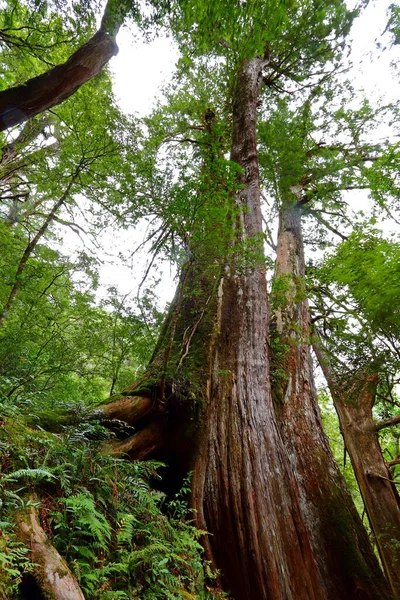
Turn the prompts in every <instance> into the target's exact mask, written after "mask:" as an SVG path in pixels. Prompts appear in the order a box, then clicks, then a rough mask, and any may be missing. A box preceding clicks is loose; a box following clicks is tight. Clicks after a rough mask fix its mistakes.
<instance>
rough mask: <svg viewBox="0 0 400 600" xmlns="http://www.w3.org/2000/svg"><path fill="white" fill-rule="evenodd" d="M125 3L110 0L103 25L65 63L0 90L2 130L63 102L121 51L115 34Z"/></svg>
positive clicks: (122, 17)
mask: <svg viewBox="0 0 400 600" xmlns="http://www.w3.org/2000/svg"><path fill="white" fill-rule="evenodd" d="M122 6H123V7H125V9H124V10H123V9H122V8H121V5H118V3H117V2H116V1H115V0H108V2H107V6H106V8H105V11H104V15H103V19H102V22H101V27H100V29H99V30H98V31H97V32H96V33H95V34H94V36H93V37H92V38H90V40H89V41H88V42H86V44H84V45H83V46H81V47H80V48H79V49H78V50H77V51H76V52H74V54H72V55H71V56H70V57H69V59H68V60H67V61H66V62H65V63H62V64H61V65H57V66H56V67H54V68H52V69H50V70H48V71H46V72H45V73H42V74H41V75H38V76H37V77H33V78H32V79H29V80H28V81H26V82H25V83H23V84H22V85H18V86H15V87H12V88H9V89H7V90H4V91H2V92H0V131H4V129H7V128H8V127H13V126H14V125H18V124H19V123H23V122H24V121H26V120H27V119H29V118H30V117H33V116H34V115H37V114H39V113H41V112H43V111H44V110H46V109H48V108H51V107H52V106H56V105H57V104H60V102H63V100H66V99H67V98H69V97H70V96H71V95H72V94H73V93H74V92H76V90H77V89H79V88H80V87H81V85H83V84H84V83H85V82H86V81H89V80H90V79H92V78H93V77H95V75H97V74H98V73H99V72H100V71H101V70H102V69H103V67H104V65H105V64H106V63H107V62H108V61H109V60H110V58H111V57H112V56H114V55H116V54H117V53H118V46H117V44H116V42H115V36H116V34H117V33H118V30H119V27H120V26H121V25H122V22H123V19H124V17H125V12H126V4H125V3H122Z"/></svg>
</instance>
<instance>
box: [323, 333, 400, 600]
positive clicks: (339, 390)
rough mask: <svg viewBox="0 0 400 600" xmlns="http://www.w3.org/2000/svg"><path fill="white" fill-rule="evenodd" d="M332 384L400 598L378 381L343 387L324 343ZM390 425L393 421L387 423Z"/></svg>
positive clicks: (398, 532) (395, 508) (396, 522)
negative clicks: (376, 415)
mask: <svg viewBox="0 0 400 600" xmlns="http://www.w3.org/2000/svg"><path fill="white" fill-rule="evenodd" d="M314 349H315V352H316V354H317V357H318V360H319V363H320V365H321V368H322V370H323V372H324V375H325V378H326V380H327V382H328V385H329V389H330V391H331V394H332V398H333V402H334V405H335V408H336V412H337V414H338V417H339V422H340V429H341V432H342V435H343V438H344V442H345V445H346V450H347V452H348V453H349V456H350V460H351V463H352V465H353V469H354V473H355V476H356V479H357V482H358V486H359V488H360V492H361V496H362V499H363V502H364V505H365V510H366V512H367V515H368V520H369V522H370V525H371V529H372V531H373V533H374V535H375V538H376V543H377V546H378V550H379V555H380V557H381V561H382V565H383V568H384V570H385V573H386V577H387V578H388V581H389V583H390V585H391V588H392V591H393V594H394V595H395V597H396V598H397V597H400V498H399V494H398V492H397V489H396V486H395V484H394V483H393V482H392V478H391V474H390V471H389V469H388V467H387V465H386V463H385V460H384V458H383V455H382V451H381V447H380V445H379V440H378V436H377V433H376V430H377V429H380V428H381V427H382V422H379V426H378V427H377V426H376V424H375V422H374V420H373V416H372V407H373V406H374V403H375V394H376V386H377V383H378V377H377V376H376V375H370V374H367V373H365V372H364V373H362V372H361V373H356V374H355V375H353V376H352V378H351V381H349V380H348V379H347V380H346V381H342V383H340V382H339V381H338V379H337V377H336V376H335V374H334V372H333V369H332V367H331V365H330V362H329V359H328V356H327V353H326V352H324V350H323V347H322V344H321V342H318V343H317V342H316V343H315V344H314ZM386 423H387V421H386Z"/></svg>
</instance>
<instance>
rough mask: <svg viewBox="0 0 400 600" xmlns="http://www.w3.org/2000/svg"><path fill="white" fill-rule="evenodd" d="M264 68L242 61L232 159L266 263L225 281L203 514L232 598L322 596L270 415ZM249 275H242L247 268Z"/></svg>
mask: <svg viewBox="0 0 400 600" xmlns="http://www.w3.org/2000/svg"><path fill="white" fill-rule="evenodd" d="M261 69H262V61H261V60H260V59H253V60H251V61H245V62H244V64H243V65H242V67H241V69H240V71H239V74H238V81H237V87H236V92H235V99H234V105H233V122H234V130H233V149H232V154H231V158H232V160H234V161H236V162H237V163H238V164H240V165H241V166H242V167H243V171H244V172H243V175H242V176H241V179H240V181H239V184H241V185H243V189H241V190H240V192H239V193H238V194H237V198H236V200H237V203H238V204H239V206H240V209H241V214H240V219H239V222H238V224H237V237H238V239H239V241H243V240H246V241H248V242H250V243H251V242H253V243H254V246H255V247H256V248H257V249H258V252H259V257H258V258H256V260H255V263H254V264H253V265H251V266H249V267H247V268H245V273H244V274H238V273H237V271H236V272H235V265H231V267H230V268H229V269H228V270H227V272H226V273H225V275H224V278H223V280H222V282H221V284H220V290H219V308H218V321H217V329H218V331H219V334H218V335H217V337H216V339H215V341H214V344H213V347H212V349H211V352H212V356H213V358H212V363H211V372H210V381H209V408H208V414H207V417H206V419H207V424H206V428H207V430H206V433H205V437H204V440H203V445H202V452H201V455H200V461H199V463H198V465H197V469H198V470H197V472H196V473H195V482H194V494H195V501H196V508H197V509H198V510H199V514H200V515H201V517H202V518H203V519H204V522H203V523H200V524H202V525H203V526H204V525H205V527H206V529H207V530H208V531H210V532H211V534H212V535H211V538H210V545H211V548H212V552H213V555H214V557H215V561H216V564H217V565H218V567H219V568H220V569H221V572H222V577H223V580H224V582H225V586H226V587H227V589H229V590H230V591H231V594H232V597H233V598H235V600H245V599H246V600H252V599H254V600H256V599H260V598H271V599H272V598H274V599H278V598H281V599H283V598H285V599H288V600H289V599H291V598H293V599H294V598H296V599H297V598H304V599H305V598H307V599H308V598H322V597H323V596H322V594H321V588H320V585H319V582H318V580H317V578H316V569H315V564H314V558H313V557H312V554H311V549H310V545H309V542H308V539H307V536H306V535H304V533H305V532H304V528H303V524H302V522H301V518H299V507H298V503H297V497H296V490H295V488H294V481H293V479H292V478H291V476H290V474H289V473H288V471H287V467H286V465H287V458H286V456H285V452H284V449H283V447H282V444H281V441H280V438H279V433H278V430H277V428H276V423H275V418H274V414H273V406H272V400H271V393H270V389H269V377H268V345H267V335H268V306H267V290H266V278H265V269H264V265H263V260H262V245H261V232H262V218H261V212H260V190H259V181H258V162H257V147H256V134H255V125H256V117H257V108H256V106H257V99H258V93H259V89H260V84H261ZM241 270H243V269H241Z"/></svg>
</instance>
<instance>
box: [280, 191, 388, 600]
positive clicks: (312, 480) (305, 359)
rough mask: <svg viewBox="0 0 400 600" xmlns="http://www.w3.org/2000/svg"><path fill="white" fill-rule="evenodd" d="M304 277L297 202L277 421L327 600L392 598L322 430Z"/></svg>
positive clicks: (284, 245)
mask: <svg viewBox="0 0 400 600" xmlns="http://www.w3.org/2000/svg"><path fill="white" fill-rule="evenodd" d="M304 277H305V265H304V247H303V241H302V233H301V208H300V206H299V205H298V204H297V202H296V199H295V200H294V202H290V201H287V202H283V204H282V207H281V211H280V222H279V232H278V248H277V260H276V272H275V281H274V287H275V296H276V298H275V301H276V302H277V308H276V312H275V315H274V319H273V321H274V322H273V329H275V331H274V337H273V339H274V343H273V348H274V349H275V360H274V361H273V365H274V367H273V372H272V375H273V377H272V379H273V397H274V404H275V410H276V415H277V419H278V423H279V427H280V431H281V434H282V438H283V440H284V444H285V447H286V449H287V451H288V456H289V460H290V465H291V469H292V470H293V472H294V473H295V475H296V481H297V485H298V490H299V499H300V504H301V516H302V519H303V521H304V524H305V527H306V529H307V532H308V535H309V537H310V543H311V547H312V550H313V554H314V556H315V559H316V562H317V567H318V572H319V577H320V582H321V585H322V587H323V589H324V597H325V598H340V599H341V600H345V599H349V600H350V599H352V598H385V597H388V596H387V590H386V586H385V583H384V581H383V578H382V574H381V571H380V568H379V566H378V563H377V560H376V558H375V556H374V554H373V552H372V549H371V547H370V544H369V540H368V536H367V533H366V531H365V529H364V527H363V525H362V523H361V519H360V518H359V515H358V513H357V511H356V509H355V506H354V504H353V502H352V500H351V497H350V494H349V492H348V490H347V488H346V485H345V482H344V480H343V477H342V475H341V473H340V471H339V468H338V465H337V463H336V461H335V459H334V457H333V455H332V452H331V450H330V448H329V443H328V440H327V438H326V435H325V433H324V430H323V427H322V422H321V416H320V412H319V408H318V402H317V394H316V389H315V385H314V376H313V365H312V360H311V353H310V317H309V308H308V302H307V299H306V296H305V283H304Z"/></svg>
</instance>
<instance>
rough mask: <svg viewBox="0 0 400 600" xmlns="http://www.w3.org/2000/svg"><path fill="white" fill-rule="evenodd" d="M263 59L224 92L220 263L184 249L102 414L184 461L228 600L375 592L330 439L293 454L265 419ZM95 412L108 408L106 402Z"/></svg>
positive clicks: (131, 447)
mask: <svg viewBox="0 0 400 600" xmlns="http://www.w3.org/2000/svg"><path fill="white" fill-rule="evenodd" d="M262 67H263V61H262V60H261V59H259V58H256V59H252V60H245V61H244V62H243V63H242V65H241V66H240V67H239V70H238V74H237V83H236V88H235V91H234V98H233V145H232V152H231V159H232V160H233V161H235V162H236V163H237V164H238V165H240V167H241V168H242V173H241V175H240V176H239V180H238V184H239V185H238V192H237V193H236V195H235V197H232V198H231V202H232V211H231V214H234V215H235V219H234V220H233V222H232V229H233V237H232V234H231V239H230V242H228V243H231V242H232V244H233V245H232V246H231V248H230V252H229V253H227V256H228V257H229V258H227V259H226V260H225V264H222V265H221V262H222V263H223V261H221V257H219V258H218V260H216V257H215V256H213V255H212V253H211V251H210V249H209V248H207V249H205V248H194V249H192V250H193V253H192V254H193V255H192V258H191V259H190V260H189V261H188V263H187V265H186V267H185V269H184V271H183V274H182V277H181V281H180V286H179V288H178V292H177V294H176V296H175V299H174V301H173V303H172V306H171V310H170V313H169V315H168V317H167V319H166V322H165V324H164V328H163V330H162V332H161V335H160V340H159V342H158V344H157V347H156V350H155V353H154V356H153V359H152V361H151V364H150V366H149V369H148V372H147V373H146V375H145V377H144V378H143V380H142V381H140V382H138V383H136V384H134V385H133V386H131V387H130V388H128V389H127V390H125V392H124V393H123V395H122V397H121V398H119V399H117V400H116V408H115V412H114V414H117V415H118V418H120V419H122V420H124V412H125V410H129V414H130V418H131V421H130V422H131V424H132V425H136V426H137V428H138V431H137V433H136V434H135V435H134V436H132V437H131V438H128V439H127V440H122V443H121V444H120V442H116V447H115V449H116V451H117V452H118V451H121V450H122V452H125V453H127V454H128V455H129V456H130V457H131V458H136V456H137V455H136V451H137V452H138V453H139V456H140V457H142V458H144V457H145V456H147V457H152V458H154V457H156V458H160V459H162V460H164V461H165V460H166V462H168V461H169V460H173V461H175V462H174V464H175V465H178V466H179V468H180V469H181V472H182V474H184V472H185V470H187V469H188V468H194V478H193V482H192V505H193V507H194V508H195V510H196V512H195V515H196V522H197V525H198V526H199V527H200V528H201V529H203V530H206V531H208V532H210V534H211V535H210V536H209V537H208V538H207V540H205V549H206V554H207V556H208V558H209V559H210V560H212V562H213V564H214V565H216V566H217V567H218V568H219V569H220V570H221V580H222V582H223V587H224V588H225V589H226V590H229V591H230V593H231V597H232V599H233V598H234V599H235V600H264V599H265V600H334V599H335V600H336V598H337V599H338V600H339V598H340V600H347V599H348V600H350V599H352V600H353V599H354V598H360V599H368V600H378V599H379V600H382V599H385V598H388V595H387V589H386V584H385V582H384V580H383V576H382V574H381V572H380V570H379V567H378V565H377V561H376V559H375V558H374V556H373V553H372V551H371V548H370V547H369V544H368V539H367V536H366V533H365V532H364V533H363V530H362V525H361V522H360V520H357V518H356V517H354V519H353V515H352V514H351V518H350V517H348V509H347V508H345V509H342V507H341V502H345V503H346V502H347V500H348V498H347V496H346V494H345V491H344V490H343V488H342V481H341V480H340V481H338V480H337V479H336V472H335V471H333V481H332V482H331V479H330V477H331V472H330V469H333V468H334V467H333V466H332V465H331V462H330V459H329V460H328V461H326V460H325V459H324V455H325V453H329V449H328V447H327V445H326V444H325V442H326V440H325V438H323V437H321V436H322V434H321V433H320V429H318V434H316V436H315V439H314V438H312V436H310V434H309V432H308V430H307V435H309V437H310V439H311V441H312V442H313V445H312V450H310V448H308V447H305V446H304V445H303V441H302V444H301V448H299V451H300V450H301V451H302V452H304V453H305V456H304V457H302V459H301V460H299V459H293V457H291V456H290V453H292V452H293V446H292V447H290V446H288V445H287V441H286V439H285V440H284V442H283V441H282V437H281V433H280V431H279V428H278V426H277V419H276V414H275V409H274V405H273V401H272V396H271V389H270V374H269V360H270V358H269V349H268V312H269V311H268V300H267V287H266V274H265V264H264V256H263V233H262V216H261V209H260V186H259V172H258V159H257V140H256V118H257V100H258V95H259V91H260V86H261V79H262ZM218 228H219V224H217V225H216V231H215V233H216V235H221V231H220V230H219V229H218ZM232 240H233V241H232ZM235 245H236V247H235ZM308 357H309V353H308ZM303 366H304V365H303ZM304 377H305V378H307V377H309V371H307V372H306V374H305V375H304ZM135 395H137V396H138V399H137V400H136V399H135ZM124 398H125V401H126V402H127V406H125V407H123V402H124ZM128 398H129V399H128ZM143 398H144V399H143ZM135 404H137V407H136V408H135ZM111 406H112V405H111ZM121 409H122V410H121ZM103 410H104V411H108V416H109V417H110V416H111V415H112V408H103ZM309 410H310V411H312V412H313V414H315V413H314V411H315V410H316V408H315V406H312V407H311V408H310V409H309ZM310 419H311V417H310ZM310 423H312V424H313V425H315V424H316V425H317V427H318V428H320V427H321V424H320V421H319V416H318V414H316V416H315V417H314V418H313V419H311V421H310V422H309V421H307V419H306V420H305V424H306V425H305V426H306V427H309V426H310ZM319 443H322V444H323V445H322V447H320V446H318V444H319ZM288 448H289V454H288V451H287V450H288ZM147 450H148V453H147V454H146V452H147ZM310 451H311V452H312V451H315V453H316V456H315V460H316V461H317V463H318V464H319V463H321V465H322V468H324V467H326V468H327V471H326V472H321V471H322V468H321V469H320V470H318V471H317V470H316V468H314V467H313V468H314V471H315V472H314V475H315V476H318V477H323V484H321V486H319V482H318V480H317V481H315V480H314V478H310V481H311V484H310V485H315V486H316V487H317V488H318V494H317V496H316V495H314V496H312V498H311V501H315V500H316V499H317V500H318V503H319V504H318V507H317V508H318V510H319V512H320V513H322V505H323V503H326V504H327V505H328V508H327V510H326V513H325V514H324V519H323V520H322V519H321V521H318V523H317V525H316V526H315V527H312V525H311V522H310V515H311V514H313V515H314V514H316V513H318V510H315V511H314V510H311V509H309V510H308V509H307V508H305V507H304V506H303V504H304V502H305V501H306V500H307V498H306V494H305V492H304V490H303V489H302V488H301V485H302V478H303V475H304V471H303V470H302V469H304V468H305V465H306V464H307V465H308V464H311V465H312V466H313V460H314V458H309V457H308V456H307V454H308V453H309V452H310ZM329 456H330V454H329ZM294 468H296V469H299V472H298V473H296V472H295V471H294ZM346 507H347V504H346ZM334 517H335V519H334ZM330 519H331V520H332V522H330ZM346 519H347V520H346ZM351 519H353V521H354V522H353V521H352V520H351ZM348 521H351V525H349V522H348ZM324 527H326V530H324ZM358 527H359V528H360V530H361V532H360V531H359V529H358ZM327 531H328V532H329V534H328V535H327V533H326V532H327ZM329 535H331V536H332V541H333V544H332V545H333V547H332V548H331V549H330V552H329V553H328V546H329V541H330V538H329ZM326 537H327V540H326V539H322V538H326ZM321 551H324V552H325V554H324V555H323V558H327V560H328V565H327V566H326V567H323V566H321V562H322V559H321V558H320V557H319V555H318V553H319V552H321ZM363 554H364V555H365V556H363ZM324 577H326V578H327V581H324ZM342 592H343V593H342Z"/></svg>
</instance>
